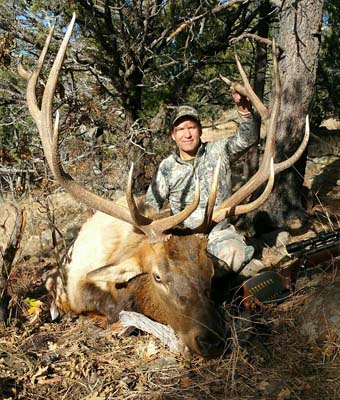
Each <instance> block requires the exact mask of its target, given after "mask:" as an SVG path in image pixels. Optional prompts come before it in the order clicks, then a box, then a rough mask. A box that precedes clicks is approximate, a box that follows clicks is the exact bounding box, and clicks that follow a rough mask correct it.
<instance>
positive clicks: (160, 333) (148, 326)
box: [119, 311, 181, 353]
mask: <svg viewBox="0 0 340 400" xmlns="http://www.w3.org/2000/svg"><path fill="white" fill-rule="evenodd" d="M119 322H120V323H121V325H122V326H124V327H125V328H129V327H131V326H133V327H135V328H137V329H140V330H141V331H143V332H147V333H150V334H151V335H154V336H156V337H157V338H158V339H159V340H160V341H161V342H162V343H164V344H165V345H166V346H168V347H169V349H170V351H172V352H174V353H179V352H180V347H181V346H180V342H179V339H178V337H177V336H176V333H175V331H174V330H173V329H172V328H171V327H170V326H167V325H163V324H160V323H159V322H155V321H152V320H151V319H150V318H148V317H146V316H145V315H143V314H139V313H136V312H133V311H121V312H120V313H119Z"/></svg>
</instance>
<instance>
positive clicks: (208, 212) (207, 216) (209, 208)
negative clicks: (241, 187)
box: [192, 157, 222, 233]
mask: <svg viewBox="0 0 340 400" xmlns="http://www.w3.org/2000/svg"><path fill="white" fill-rule="evenodd" d="M221 163H222V159H221V157H219V158H218V161H217V163H216V167H215V171H214V176H213V179H212V182H211V186H210V193H209V197H208V202H207V205H206V207H205V212H204V218H203V221H202V223H201V224H200V225H199V226H198V227H196V228H195V229H193V230H192V231H193V232H194V233H205V232H207V231H208V230H209V227H210V226H211V222H212V216H213V212H214V207H215V203H216V197H217V188H218V179H219V176H220V169H221Z"/></svg>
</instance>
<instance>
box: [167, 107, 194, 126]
mask: <svg viewBox="0 0 340 400" xmlns="http://www.w3.org/2000/svg"><path fill="white" fill-rule="evenodd" d="M182 117H189V118H193V119H194V120H196V121H197V122H199V123H201V121H200V117H199V115H198V112H197V110H196V109H195V108H194V107H190V106H180V107H177V108H176V109H175V111H174V112H173V113H172V114H171V118H170V129H172V128H173V126H174V125H175V124H176V122H177V121H178V120H179V119H180V118H182Z"/></svg>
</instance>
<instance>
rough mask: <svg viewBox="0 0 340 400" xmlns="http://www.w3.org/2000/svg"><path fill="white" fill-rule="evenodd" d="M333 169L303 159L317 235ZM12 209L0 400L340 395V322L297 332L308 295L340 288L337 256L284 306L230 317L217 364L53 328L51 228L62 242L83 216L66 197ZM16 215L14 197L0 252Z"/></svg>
mask: <svg viewBox="0 0 340 400" xmlns="http://www.w3.org/2000/svg"><path fill="white" fill-rule="evenodd" d="M339 165H340V159H339V158H338V157H334V158H328V159H327V160H326V159H322V158H318V159H315V158H314V159H310V160H309V161H308V169H307V174H306V185H307V186H309V187H310V188H311V189H313V191H314V193H315V196H314V205H313V208H312V209H311V211H310V215H311V220H313V221H314V222H315V224H316V225H318V228H319V229H320V228H323V229H334V228H338V227H339V226H340V224H339V221H340V172H339V171H340V168H339ZM41 198H43V196H41ZM18 205H19V206H21V207H22V206H25V208H26V211H27V227H26V230H25V234H24V237H23V240H22V246H21V248H20V251H19V255H18V257H17V259H16V262H15V264H14V266H13V270H12V273H11V278H10V292H11V295H12V300H11V315H10V319H9V324H8V325H7V326H1V327H0V398H3V399H25V400H28V399H32V400H33V399H34V400H38V399H51V400H54V399H56V400H57V399H58V400H60V399H87V400H94V399H103V400H104V399H125V400H127V399H143V400H144V399H169V400H170V399H207V400H208V399H230V400H232V399H235V400H236V399H244V400H246V399H252V400H253V399H267V400H272V399H276V400H289V399H300V400H301V399H306V400H307V399H308V400H320V399H329V400H330V399H333V400H336V399H340V340H339V339H340V332H339V329H338V328H339V327H340V322H339V325H337V326H335V328H334V327H329V330H328V331H327V332H326V334H324V335H323V336H321V337H318V338H317V340H313V339H312V338H311V337H310V336H309V335H308V329H307V333H306V331H305V330H304V329H303V327H304V311H305V310H306V308H305V307H307V306H308V302H310V301H311V299H312V301H313V298H314V297H313V296H316V295H317V294H318V293H320V291H321V292H322V291H325V290H326V289H327V288H330V287H333V288H334V287H335V288H339V289H340V277H339V273H338V267H339V265H340V264H339V259H337V260H333V264H332V268H331V271H330V272H327V273H326V272H322V273H318V274H315V275H313V276H311V277H310V278H301V280H300V281H299V285H298V291H297V292H296V293H295V294H294V295H292V296H290V297H289V298H288V299H287V301H285V302H283V303H281V304H280V305H267V306H264V307H262V308H260V309H258V310H257V311H256V312H254V314H253V315H250V314H249V313H247V314H242V315H241V316H240V317H237V318H236V317H235V318H234V319H233V326H234V329H233V335H232V337H231V338H230V349H229V351H228V352H226V354H224V355H223V356H221V357H220V358H218V359H213V360H204V359H201V358H199V357H192V358H184V357H183V356H181V355H179V354H174V353H171V352H170V351H169V350H168V349H167V348H166V347H165V345H163V344H162V343H161V342H159V341H158V340H157V339H156V338H154V337H153V336H151V335H147V334H142V333H139V334H135V335H132V336H128V337H118V336H117V333H116V332H115V331H113V330H111V329H104V328H102V327H101V326H100V325H99V324H98V322H96V321H94V320H91V319H89V318H86V317H77V318H76V317H74V318H69V319H64V320H62V321H61V322H57V323H52V322H51V320H50V316H49V311H48V305H49V300H48V296H47V294H46V291H45V289H44V287H43V276H44V274H45V273H46V272H47V271H49V270H50V269H52V268H53V266H55V257H54V255H53V250H52V246H51V224H52V225H53V224H54V223H55V224H56V225H57V226H58V227H63V228H62V229H61V230H62V234H63V240H64V241H65V243H66V244H67V243H68V242H69V241H70V240H71V239H72V237H74V235H75V234H76V232H77V230H78V228H79V226H80V225H81V223H82V222H83V221H84V220H85V219H86V218H87V216H88V213H87V211H86V209H85V208H84V207H82V206H81V205H79V204H78V203H76V202H74V201H73V200H72V199H71V198H70V197H69V196H67V195H65V194H63V193H56V194H54V195H52V196H50V200H49V202H48V203H46V201H44V200H43V201H41V202H40V203H38V202H37V199H36V198H33V197H32V198H29V199H25V200H24V201H22V202H20V203H19V204H18ZM13 210H14V209H13V207H12V206H11V201H7V202H4V203H3V204H2V205H1V213H0V243H1V245H2V249H3V248H4V245H5V243H6V240H7V239H8V234H9V232H10V230H11V224H12V222H13V215H14V214H13ZM48 210H50V211H51V210H54V212H52V215H53V216H54V219H53V218H52V217H51V212H49V211H48ZM308 235H310V232H309V233H303V234H302V235H301V236H296V237H294V241H295V240H300V239H301V238H305V237H308ZM60 242H61V241H60V238H59V243H60ZM276 251H277V250H275V251H274V253H275V252H276ZM274 253H273V250H272V249H268V251H267V255H270V254H274ZM334 285H335V286H334ZM337 285H338V286H337ZM336 290H337V289H336ZM338 292H339V293H340V290H338V291H337V292H336V293H338ZM338 305H339V303H337V306H338ZM337 312H338V311H337ZM337 318H338V319H340V317H339V312H338V314H337ZM244 322H246V323H244ZM247 322H249V323H247ZM331 328H332V329H331Z"/></svg>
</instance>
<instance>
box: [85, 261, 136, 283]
mask: <svg viewBox="0 0 340 400" xmlns="http://www.w3.org/2000/svg"><path fill="white" fill-rule="evenodd" d="M143 273H144V272H143V271H142V269H141V266H140V265H139V263H137V261H136V259H134V258H129V259H128V260H126V261H123V262H122V263H120V264H117V265H107V266H104V267H101V268H98V269H95V270H94V271H91V272H89V273H88V274H87V275H86V279H87V281H89V282H93V283H96V282H97V283H99V282H110V283H114V284H116V283H125V282H128V281H129V280H130V279H132V278H135V277H136V276H138V275H141V274H143Z"/></svg>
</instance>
